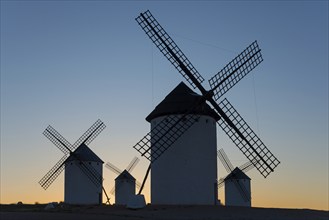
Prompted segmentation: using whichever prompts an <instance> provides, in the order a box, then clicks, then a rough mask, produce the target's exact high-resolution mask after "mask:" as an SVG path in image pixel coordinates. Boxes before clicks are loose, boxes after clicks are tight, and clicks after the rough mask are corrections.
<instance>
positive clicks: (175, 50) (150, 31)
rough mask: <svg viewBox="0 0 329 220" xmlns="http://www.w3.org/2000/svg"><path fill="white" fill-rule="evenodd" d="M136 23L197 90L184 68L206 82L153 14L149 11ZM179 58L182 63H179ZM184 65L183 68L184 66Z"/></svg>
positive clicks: (137, 19) (142, 14) (140, 16)
mask: <svg viewBox="0 0 329 220" xmlns="http://www.w3.org/2000/svg"><path fill="white" fill-rule="evenodd" d="M136 21H137V22H138V24H139V25H140V26H141V27H142V29H143V30H144V31H145V33H146V34H147V36H149V38H150V39H151V40H152V41H153V43H154V44H155V45H156V46H157V47H158V48H159V50H160V51H161V53H162V54H163V55H164V56H165V57H167V59H168V60H169V61H170V62H171V63H172V64H173V65H174V66H175V68H176V69H177V70H178V71H179V72H180V74H182V76H183V77H184V78H185V79H186V80H187V81H188V82H189V83H190V84H191V85H192V86H193V88H196V85H195V84H194V83H193V81H192V80H191V79H190V78H189V77H188V76H187V75H186V74H185V72H184V70H183V69H182V68H184V67H186V68H187V69H188V70H189V71H190V72H191V73H192V74H193V76H194V77H195V78H196V79H197V80H198V82H199V83H202V82H203V81H204V78H203V77H202V76H201V75H200V73H199V72H198V71H197V70H196V69H195V68H194V66H193V65H192V63H191V62H190V61H189V60H188V59H187V57H186V56H185V55H184V53H183V52H182V51H181V50H180V49H179V47H178V46H177V45H176V43H175V42H174V41H173V40H172V39H171V37H170V36H169V35H168V34H167V32H166V31H165V30H164V29H163V28H162V27H161V25H160V24H159V23H158V22H157V20H156V19H155V18H154V17H153V15H152V14H151V12H150V11H149V10H147V11H146V12H144V13H141V14H140V15H139V16H138V17H137V18H136ZM175 56H177V57H178V58H179V60H180V61H182V63H180V62H178V61H177V58H176V57H175ZM182 64H183V66H184V67H183V66H182Z"/></svg>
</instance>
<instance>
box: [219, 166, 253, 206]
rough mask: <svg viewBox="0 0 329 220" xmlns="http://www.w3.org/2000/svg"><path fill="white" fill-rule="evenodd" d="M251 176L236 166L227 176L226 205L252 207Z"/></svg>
mask: <svg viewBox="0 0 329 220" xmlns="http://www.w3.org/2000/svg"><path fill="white" fill-rule="evenodd" d="M250 180H251V179H250V178H249V177H248V176H247V175H246V174H245V173H244V172H243V171H241V170H240V169H239V168H238V167H236V168H235V169H234V170H233V171H232V172H231V173H230V174H229V175H228V176H227V177H226V178H225V205H226V206H246V207H251V187H250Z"/></svg>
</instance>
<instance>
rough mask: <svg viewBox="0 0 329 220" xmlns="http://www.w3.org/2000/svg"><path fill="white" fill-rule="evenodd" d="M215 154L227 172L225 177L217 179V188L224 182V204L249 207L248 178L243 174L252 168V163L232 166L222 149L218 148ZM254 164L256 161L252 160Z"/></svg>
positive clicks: (249, 189)
mask: <svg viewBox="0 0 329 220" xmlns="http://www.w3.org/2000/svg"><path fill="white" fill-rule="evenodd" d="M217 156H218V158H219V160H220V161H221V162H222V164H223V166H224V168H225V169H226V171H227V172H228V173H229V174H228V175H227V176H226V177H223V178H220V179H219V181H218V187H219V188H220V187H222V186H223V185H224V184H225V205H227V206H247V207H250V206H251V187H250V178H249V177H248V176H247V175H246V174H245V172H247V171H249V170H251V169H253V168H254V165H253V163H251V162H250V161H248V162H246V163H244V164H243V165H241V166H240V167H236V168H234V166H233V165H232V163H231V161H230V160H229V158H228V157H227V155H226V153H225V152H224V149H219V150H218V152H217ZM254 164H257V161H254Z"/></svg>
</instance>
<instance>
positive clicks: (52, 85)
mask: <svg viewBox="0 0 329 220" xmlns="http://www.w3.org/2000/svg"><path fill="white" fill-rule="evenodd" d="M146 10H150V11H151V12H152V14H153V15H154V17H155V18H156V19H157V20H158V22H159V23H160V24H161V25H162V27H163V28H164V29H165V30H166V31H167V32H168V34H169V35H170V36H171V37H172V38H173V39H174V41H175V42H176V44H177V45H178V46H179V47H180V49H181V50H182V51H183V52H184V53H185V55H186V56H187V57H188V58H189V60H190V61H191V62H192V63H193V65H194V66H195V68H196V69H197V70H198V71H199V72H200V74H201V75H202V76H203V77H204V78H205V79H206V80H205V82H204V83H203V85H204V87H206V88H207V89H209V84H208V82H207V80H208V79H210V78H211V77H212V76H213V75H215V74H216V73H217V72H219V71H220V70H221V69H222V68H223V67H224V66H225V65H226V64H227V63H228V62H230V61H231V60H232V59H233V58H234V57H235V56H237V55H238V54H239V53H240V52H241V51H242V50H244V49H245V48H246V47H247V46H248V45H249V44H250V43H252V42H253V41H254V40H257V41H258V44H259V46H260V48H261V50H262V55H263V59H264V61H263V62H262V63H261V64H260V65H259V66H257V67H256V68H255V69H254V70H253V71H252V72H250V73H249V74H248V75H247V76H246V77H245V78H244V79H243V80H241V81H240V82H239V83H238V84H237V85H235V86H234V87H233V88H232V89H231V90H230V91H228V92H227V93H226V94H225V95H224V97H226V98H227V99H228V100H229V101H230V102H231V103H232V105H233V106H234V107H235V108H236V109H237V111H238V112H239V113H240V114H241V116H242V117H243V118H244V119H245V121H247V123H248V124H249V125H250V126H251V127H252V128H253V130H254V131H255V132H256V133H257V134H258V135H259V137H260V138H261V139H262V141H263V142H264V143H265V145H266V146H267V147H268V148H269V149H270V151H271V152H272V153H273V154H274V155H275V156H276V157H277V158H278V159H279V160H280V161H281V164H280V165H279V166H278V167H277V168H276V170H275V172H274V173H272V174H271V175H270V176H269V177H267V178H266V179H265V178H263V177H262V176H261V175H260V174H259V173H258V172H257V170H251V171H249V172H248V173H247V174H248V175H249V177H250V178H251V179H252V182H251V185H252V205H253V206H255V207H278V208H310V209H320V210H329V205H328V197H329V192H328V178H329V177H328V1H154V2H150V1H3V0H2V1H1V182H0V183H1V185H0V187H1V188H0V190H1V191H0V203H2V204H4V203H17V202H18V201H22V202H24V203H35V202H39V203H46V202H51V201H63V200H64V194H63V192H64V190H63V186H64V182H63V181H64V178H63V174H61V175H60V176H59V178H58V179H57V180H56V181H55V182H54V183H53V184H52V185H51V186H50V187H49V188H48V189H47V190H46V191H45V190H44V189H43V188H41V187H40V185H39V184H38V181H39V180H40V179H41V178H42V177H43V176H44V175H45V174H46V173H47V172H48V170H50V169H51V168H52V166H53V165H54V164H55V163H56V162H57V161H58V160H59V159H60V158H61V157H62V153H61V152H60V150H59V149H57V148H56V147H55V146H54V145H53V144H52V143H51V142H50V141H49V140H48V139H47V138H46V137H44V136H43V134H42V132H43V131H44V129H45V128H46V127H47V126H48V125H51V126H53V127H54V128H55V129H56V130H57V131H58V132H59V133H60V134H62V135H63V136H64V137H65V138H66V139H67V140H68V141H70V142H71V143H74V142H75V141H76V140H77V139H78V138H79V137H80V135H82V134H83V132H85V131H86V130H87V129H88V128H89V127H90V126H91V125H92V124H93V123H94V122H95V121H96V120H97V119H101V120H102V121H103V122H104V123H105V124H106V126H107V127H106V128H105V130H104V131H103V132H102V133H101V134H100V135H99V136H98V137H97V138H96V139H95V140H94V141H93V142H92V143H91V144H90V145H89V147H90V148H91V149H92V150H93V151H94V152H95V153H96V154H97V155H98V156H99V157H100V158H101V159H102V160H103V161H104V162H111V163H112V164H114V165H116V166H117V167H119V168H121V169H124V168H125V167H126V166H127V165H128V164H129V162H130V161H131V160H132V158H133V157H134V156H138V157H139V158H140V159H141V161H140V162H139V164H137V166H136V167H135V169H134V170H133V171H132V174H133V175H134V176H135V177H136V178H137V179H138V180H139V181H140V182H141V181H142V179H143V177H144V175H145V172H146V169H147V166H148V161H147V160H146V159H145V158H141V157H140V155H139V154H138V153H137V151H135V150H134V149H133V146H134V145H135V144H136V143H137V142H138V141H139V140H140V139H141V138H142V137H143V136H144V135H145V134H146V133H147V132H149V130H150V125H149V123H148V122H147V121H146V120H145V117H146V116H147V115H148V114H149V113H150V112H151V111H152V110H153V109H154V107H155V106H156V105H157V104H158V103H159V102H161V100H163V99H164V97H165V96H166V95H167V94H168V93H169V92H170V91H171V90H172V89H173V88H175V87H176V86H177V85H178V84H179V83H180V82H181V81H184V79H183V77H182V76H181V75H180V74H179V73H178V72H177V71H176V69H175V68H174V67H173V66H172V65H171V64H170V62H168V61H167V60H166V58H165V57H164V56H163V55H162V54H161V53H160V52H159V51H158V49H157V48H156V47H155V46H154V45H153V44H152V42H151V41H150V40H149V39H148V37H147V36H146V34H145V33H144V32H143V30H142V29H141V28H140V27H139V26H138V24H137V22H136V21H135V18H136V17H137V16H138V15H139V13H141V12H144V11H146ZM184 82H185V83H187V82H186V81H184ZM196 92H198V91H196ZM217 142H218V149H219V148H224V150H225V152H226V153H227V155H228V157H229V158H230V160H231V161H232V163H233V165H235V166H239V165H241V164H243V163H244V162H246V161H247V160H246V158H245V157H244V156H243V154H242V153H241V152H240V151H239V149H238V148H237V147H236V146H234V144H233V143H232V142H231V141H230V139H229V138H228V137H227V136H226V135H225V133H224V132H223V131H222V130H221V128H220V127H219V126H218V127H217ZM225 175H227V173H226V171H225V169H224V167H223V166H222V165H221V164H220V163H219V162H218V177H223V176H225ZM103 176H104V179H105V180H104V187H105V189H106V190H107V191H108V192H109V191H110V190H111V188H112V187H113V185H114V179H115V178H116V174H114V173H113V172H111V171H110V170H108V169H107V168H105V167H104V171H103ZM149 191H150V183H149V181H147V184H146V187H145V189H144V192H143V193H144V194H145V196H146V199H147V201H148V202H149V193H150V192H149ZM219 199H220V200H221V201H224V197H223V188H221V189H220V192H219ZM111 202H112V203H113V202H114V198H113V196H112V195H111Z"/></svg>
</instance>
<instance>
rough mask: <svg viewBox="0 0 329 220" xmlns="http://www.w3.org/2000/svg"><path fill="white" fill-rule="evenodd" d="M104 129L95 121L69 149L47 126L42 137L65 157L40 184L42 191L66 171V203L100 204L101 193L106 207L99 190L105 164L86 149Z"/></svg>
mask: <svg viewBox="0 0 329 220" xmlns="http://www.w3.org/2000/svg"><path fill="white" fill-rule="evenodd" d="M105 127H106V126H105V124H104V123H103V122H102V121H101V120H99V119H98V120H97V121H96V122H95V123H94V124H93V125H92V126H91V127H90V128H89V129H88V130H87V131H86V132H85V133H84V134H83V135H82V136H81V137H80V138H79V139H78V140H77V141H76V142H75V143H74V144H73V145H72V144H70V142H68V141H67V140H66V139H65V138H64V137H63V136H62V135H61V134H59V133H58V132H57V131H56V130H55V129H54V128H53V127H52V126H50V125H49V126H48V127H47V128H46V129H45V131H44V132H43V134H44V135H45V136H46V137H47V138H48V139H49V140H50V141H51V142H52V143H53V144H54V145H55V146H56V147H57V148H58V149H60V150H61V151H62V152H63V153H64V156H63V157H62V158H61V159H60V160H59V161H58V162H57V163H56V164H55V165H54V166H53V168H51V169H50V170H49V171H48V173H47V174H46V175H45V176H44V177H43V178H42V179H41V180H40V181H39V184H40V185H41V187H42V188H44V189H45V190H46V189H47V188H48V187H49V186H50V185H51V184H52V183H53V182H54V181H55V180H56V178H57V177H58V176H59V174H60V173H61V172H62V171H63V170H64V169H65V183H64V202H65V203H69V204H101V203H102V191H104V194H105V196H106V197H107V203H109V197H108V196H107V193H106V191H105V189H104V187H103V186H102V183H103V177H102V165H103V163H104V162H103V161H102V160H101V159H100V158H99V157H98V156H97V155H96V154H95V153H94V152H92V150H90V148H89V147H88V146H87V145H89V144H90V143H91V142H92V141H93V140H94V139H95V138H96V137H97V136H98V134H99V133H100V132H101V131H102V130H103V129H104V128H105Z"/></svg>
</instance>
